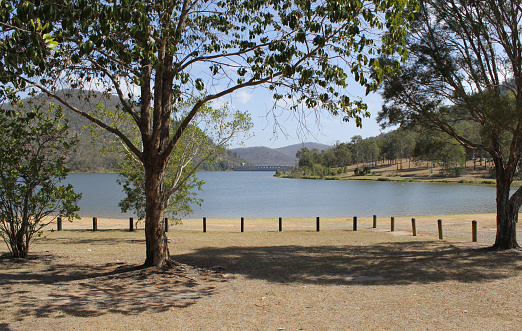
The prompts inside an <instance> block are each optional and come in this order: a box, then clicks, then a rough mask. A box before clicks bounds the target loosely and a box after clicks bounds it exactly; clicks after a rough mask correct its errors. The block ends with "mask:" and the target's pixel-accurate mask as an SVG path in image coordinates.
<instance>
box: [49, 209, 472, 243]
mask: <svg viewBox="0 0 522 331" xmlns="http://www.w3.org/2000/svg"><path fill="white" fill-rule="evenodd" d="M320 221H321V219H320V218H319V217H317V218H316V220H315V228H316V231H317V232H319V230H320ZM57 225H58V231H61V230H62V218H61V217H58V218H57ZM437 226H438V232H439V239H440V240H442V239H444V234H443V231H442V220H441V219H439V220H437ZM352 228H353V231H357V216H354V217H353V225H352ZM373 228H374V229H375V228H377V216H376V215H373ZM411 229H412V234H413V236H417V222H416V220H415V218H412V219H411ZM92 230H93V231H98V219H97V218H96V217H93V218H92ZM390 230H391V231H395V217H393V216H392V217H391V218H390ZM129 231H134V218H132V217H131V218H129ZM168 231H169V219H168V218H165V232H168ZM279 231H280V232H281V231H283V218H282V217H279ZM203 232H207V218H206V217H203ZM241 232H245V218H244V217H241ZM471 237H472V238H471V239H472V241H473V242H477V237H478V227H477V221H472V222H471Z"/></svg>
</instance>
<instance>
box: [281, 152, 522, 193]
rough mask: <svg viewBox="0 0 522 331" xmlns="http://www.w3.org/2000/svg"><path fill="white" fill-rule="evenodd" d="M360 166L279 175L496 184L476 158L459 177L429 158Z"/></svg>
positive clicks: (285, 176)
mask: <svg viewBox="0 0 522 331" xmlns="http://www.w3.org/2000/svg"><path fill="white" fill-rule="evenodd" d="M368 166H369V165H368V164H363V163H360V164H359V169H363V168H364V167H368ZM355 168H357V165H351V166H348V167H346V172H343V173H340V174H337V175H329V176H317V175H299V176H295V175H291V174H285V173H283V174H281V175H279V176H278V177H280V178H299V179H322V180H361V181H365V180H368V181H387V182H426V183H451V184H469V185H489V186H491V185H495V184H496V180H495V178H494V177H492V176H491V174H490V170H491V167H490V166H489V165H485V164H484V165H481V164H479V163H478V162H477V163H476V164H473V161H468V162H466V167H465V169H462V170H461V171H462V174H461V175H459V176H456V175H453V174H451V173H449V171H447V172H446V175H442V169H441V167H440V166H433V167H432V166H431V165H430V164H429V163H427V162H426V161H416V162H414V161H409V160H408V159H403V160H402V163H400V162H399V163H388V162H381V161H379V162H377V165H375V164H372V166H371V167H370V173H369V174H366V175H355V173H354V170H355ZM512 186H513V187H519V186H522V180H518V181H514V182H513V183H512Z"/></svg>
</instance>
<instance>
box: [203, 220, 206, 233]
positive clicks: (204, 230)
mask: <svg viewBox="0 0 522 331" xmlns="http://www.w3.org/2000/svg"><path fill="white" fill-rule="evenodd" d="M203 232H207V218H206V217H203Z"/></svg>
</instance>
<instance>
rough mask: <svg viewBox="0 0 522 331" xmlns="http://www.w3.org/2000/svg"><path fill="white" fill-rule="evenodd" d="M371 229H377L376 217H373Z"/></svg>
mask: <svg viewBox="0 0 522 331" xmlns="http://www.w3.org/2000/svg"><path fill="white" fill-rule="evenodd" d="M373 228H374V229H375V228H377V215H373Z"/></svg>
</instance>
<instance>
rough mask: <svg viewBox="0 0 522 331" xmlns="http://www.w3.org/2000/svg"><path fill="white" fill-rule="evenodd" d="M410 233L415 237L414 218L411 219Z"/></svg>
mask: <svg viewBox="0 0 522 331" xmlns="http://www.w3.org/2000/svg"><path fill="white" fill-rule="evenodd" d="M411 231H412V232H413V236H414V237H415V236H417V221H416V220H415V219H414V218H412V219H411Z"/></svg>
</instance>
